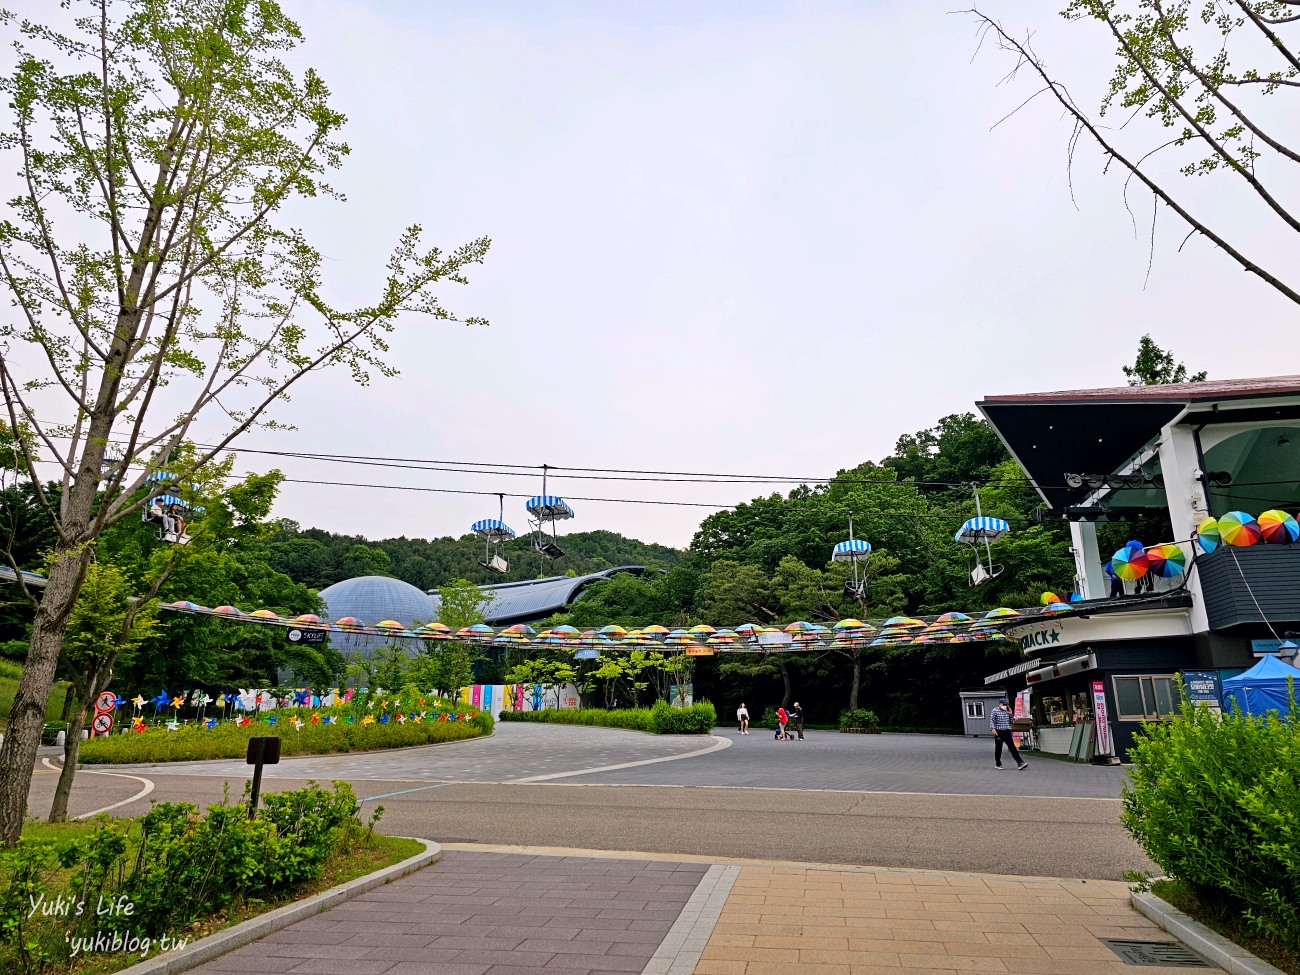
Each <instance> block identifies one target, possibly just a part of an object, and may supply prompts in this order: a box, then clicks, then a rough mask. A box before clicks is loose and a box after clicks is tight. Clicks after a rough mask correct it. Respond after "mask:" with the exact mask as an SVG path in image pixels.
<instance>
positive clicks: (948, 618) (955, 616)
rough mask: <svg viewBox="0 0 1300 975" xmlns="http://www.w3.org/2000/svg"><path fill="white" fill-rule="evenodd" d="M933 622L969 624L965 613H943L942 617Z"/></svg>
mask: <svg viewBox="0 0 1300 975" xmlns="http://www.w3.org/2000/svg"><path fill="white" fill-rule="evenodd" d="M935 622H936V623H969V622H970V617H969V616H967V615H966V614H965V613H944V614H943V615H942V616H940V617H939V618H938V619H936V620H935Z"/></svg>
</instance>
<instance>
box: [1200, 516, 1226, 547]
mask: <svg viewBox="0 0 1300 975" xmlns="http://www.w3.org/2000/svg"><path fill="white" fill-rule="evenodd" d="M1196 540H1197V541H1198V542H1199V543H1200V545H1201V551H1202V552H1204V553H1205V554H1206V555H1209V554H1210V553H1211V552H1213V551H1214V550H1215V549H1216V548H1218V547H1219V541H1220V537H1219V522H1218V520H1217V519H1215V518H1205V519H1203V520H1202V521H1201V523H1200V524H1199V525H1197V526H1196Z"/></svg>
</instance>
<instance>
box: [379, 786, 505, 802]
mask: <svg viewBox="0 0 1300 975" xmlns="http://www.w3.org/2000/svg"><path fill="white" fill-rule="evenodd" d="M457 784H458V783H455V782H439V783H438V784H437V785H422V786H420V787H419V788H417V789H402V790H400V791H398V792H385V793H383V794H381V795H377V796H366V797H365V798H364V799H358V800H357V801H358V802H373V801H374V800H376V799H389V798H392V797H393V796H404V795H408V794H410V793H412V792H427V791H428V790H430V789H441V788H442V787H443V786H445V785H457ZM494 784H498V785H499V784H501V783H494Z"/></svg>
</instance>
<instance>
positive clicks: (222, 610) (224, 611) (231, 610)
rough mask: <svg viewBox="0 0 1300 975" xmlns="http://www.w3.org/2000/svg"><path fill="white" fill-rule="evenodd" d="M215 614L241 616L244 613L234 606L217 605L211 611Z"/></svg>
mask: <svg viewBox="0 0 1300 975" xmlns="http://www.w3.org/2000/svg"><path fill="white" fill-rule="evenodd" d="M212 612H213V613H215V614H216V615H217V616H243V615H244V614H243V613H242V612H240V611H239V610H237V609H235V607H234V606H218V607H217V608H216V609H214V610H213V611H212Z"/></svg>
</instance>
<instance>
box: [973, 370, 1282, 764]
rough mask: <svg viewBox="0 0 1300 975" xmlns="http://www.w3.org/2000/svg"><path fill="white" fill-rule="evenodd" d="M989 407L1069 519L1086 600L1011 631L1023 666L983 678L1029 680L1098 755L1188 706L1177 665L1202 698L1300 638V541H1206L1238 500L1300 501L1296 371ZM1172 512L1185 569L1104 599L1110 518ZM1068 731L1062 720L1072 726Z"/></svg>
mask: <svg viewBox="0 0 1300 975" xmlns="http://www.w3.org/2000/svg"><path fill="white" fill-rule="evenodd" d="M977 405H978V407H979V409H980V411H981V412H982V413H983V414H984V416H985V418H986V419H987V420H988V421H989V423H990V424H991V425H992V426H993V428H994V429H995V430H996V431H997V433H998V435H999V436H1000V437H1001V438H1002V442H1003V443H1004V444H1005V445H1006V447H1007V449H1008V450H1009V451H1010V452H1011V455H1012V456H1013V457H1014V458H1015V459H1016V461H1017V462H1018V463H1019V464H1020V466H1021V467H1022V468H1023V469H1024V470H1025V472H1026V474H1028V476H1029V477H1030V479H1031V480H1032V482H1033V484H1034V487H1035V488H1036V489H1037V491H1038V493H1039V495H1040V496H1041V497H1042V499H1043V502H1044V504H1045V506H1046V511H1047V516H1048V517H1061V518H1065V519H1067V520H1068V521H1069V524H1070V534H1071V541H1072V543H1073V552H1074V557H1075V567H1076V585H1075V589H1076V590H1077V591H1078V592H1079V593H1080V594H1081V595H1082V596H1083V597H1084V599H1085V602H1084V603H1082V604H1076V607H1075V608H1076V613H1073V614H1071V615H1069V616H1067V617H1064V618H1062V619H1058V620H1043V619H1041V618H1038V619H1034V620H1026V621H1025V622H1024V623H1023V624H1018V625H1016V626H1013V627H1010V628H1008V630H1007V633H1008V635H1010V636H1013V637H1016V638H1017V639H1019V640H1020V641H1021V646H1022V649H1023V651H1024V653H1025V656H1026V657H1027V658H1029V659H1026V660H1025V661H1024V663H1022V664H1020V665H1018V666H1016V667H1012V668H1010V669H1009V670H1007V671H1003V672H1001V673H999V674H993V675H991V676H990V677H988V678H986V684H989V685H991V686H999V687H1003V688H1004V689H1005V690H1007V691H1008V692H1015V691H1017V690H1019V689H1020V688H1024V687H1026V686H1027V687H1029V688H1032V689H1033V697H1034V701H1035V712H1036V716H1037V717H1038V719H1039V723H1040V725H1048V727H1046V728H1045V729H1044V730H1046V731H1048V732H1049V733H1050V732H1051V731H1052V730H1054V729H1052V728H1051V727H1050V724H1049V722H1050V721H1052V720H1055V722H1056V723H1057V724H1060V725H1063V726H1069V725H1070V724H1072V723H1073V722H1074V719H1076V718H1079V717H1080V716H1082V717H1083V718H1084V719H1085V720H1091V721H1093V722H1094V724H1095V729H1096V733H1097V749H1098V752H1099V753H1101V754H1106V753H1109V754H1114V755H1121V756H1122V755H1124V754H1125V753H1126V752H1127V750H1128V748H1129V747H1130V746H1131V743H1132V738H1133V733H1134V732H1135V731H1136V730H1137V729H1138V728H1139V727H1140V726H1141V724H1142V722H1144V721H1151V720H1159V719H1161V718H1165V717H1168V716H1169V714H1170V713H1171V712H1172V710H1173V709H1174V708H1175V707H1176V706H1177V703H1178V702H1177V693H1176V690H1175V675H1176V674H1182V675H1183V676H1184V677H1185V678H1186V679H1187V681H1188V685H1189V687H1194V688H1195V689H1196V693H1199V694H1201V695H1202V696H1203V697H1204V699H1205V700H1206V701H1207V703H1213V704H1216V705H1217V704H1219V699H1218V696H1217V691H1215V690H1214V689H1215V688H1217V687H1218V686H1219V685H1220V684H1221V682H1222V680H1223V679H1224V678H1226V677H1230V676H1233V675H1235V674H1237V673H1240V672H1241V671H1242V670H1244V669H1246V668H1248V667H1250V666H1251V665H1253V664H1254V663H1255V662H1256V660H1257V659H1258V658H1259V657H1260V656H1261V655H1264V654H1277V653H1279V648H1280V650H1281V653H1282V654H1283V655H1287V656H1291V657H1292V659H1294V651H1293V650H1292V649H1291V647H1290V646H1288V645H1287V643H1286V642H1285V641H1286V639H1287V637H1288V636H1294V639H1295V642H1297V643H1300V545H1274V544H1255V545H1250V546H1246V547H1236V546H1233V545H1229V544H1219V545H1218V546H1217V547H1216V546H1214V545H1212V544H1202V543H1201V542H1199V541H1197V528H1198V526H1199V525H1200V524H1201V523H1202V522H1203V521H1204V520H1205V519H1206V518H1211V517H1213V518H1218V517H1221V516H1223V515H1226V514H1228V513H1229V512H1237V511H1241V512H1247V513H1249V514H1251V515H1258V514H1260V513H1261V512H1263V511H1265V510H1269V509H1280V510H1283V511H1286V512H1288V513H1289V514H1291V515H1294V514H1295V513H1296V511H1297V508H1300V376H1276V377H1271V378H1263V379H1236V380H1224V381H1218V382H1199V383H1179V384H1170V385H1161V386H1120V387H1117V388H1109V389H1080V390H1065V391H1060V392H1050V393H1023V394H1015V395H1009V396H989V397H986V398H985V399H984V400H982V401H980V402H979V403H978V404H977ZM1143 513H1150V514H1157V513H1159V514H1165V513H1167V515H1168V517H1169V519H1170V522H1171V524H1172V527H1173V538H1172V539H1145V540H1144V541H1145V542H1147V543H1148V544H1149V543H1156V542H1169V543H1171V544H1176V545H1177V546H1178V548H1179V549H1181V550H1182V552H1183V555H1184V557H1185V559H1186V564H1187V568H1186V571H1185V572H1184V573H1183V575H1182V576H1181V577H1180V578H1178V579H1176V580H1172V582H1174V583H1175V584H1174V585H1173V587H1172V588H1166V589H1165V591H1156V592H1147V593H1138V592H1136V591H1133V589H1134V588H1135V587H1133V586H1132V584H1131V583H1130V591H1128V592H1126V593H1125V594H1124V595H1123V596H1122V597H1121V598H1117V599H1115V600H1108V599H1107V596H1108V591H1109V580H1108V579H1107V577H1106V575H1105V573H1104V570H1103V566H1104V565H1105V564H1106V562H1107V560H1108V559H1109V558H1110V553H1109V552H1102V551H1099V549H1098V543H1097V529H1096V526H1097V524H1098V523H1099V522H1105V521H1114V520H1123V519H1126V518H1128V517H1130V516H1134V515H1139V514H1143ZM1062 730H1064V729H1062Z"/></svg>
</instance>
